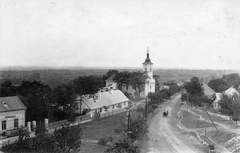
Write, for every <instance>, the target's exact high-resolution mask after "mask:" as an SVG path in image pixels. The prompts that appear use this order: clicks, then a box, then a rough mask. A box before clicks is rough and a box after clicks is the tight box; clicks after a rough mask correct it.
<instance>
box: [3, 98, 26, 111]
mask: <svg viewBox="0 0 240 153" xmlns="http://www.w3.org/2000/svg"><path fill="white" fill-rule="evenodd" d="M24 109H27V107H26V106H25V105H24V104H23V103H22V101H21V100H20V99H19V98H18V96H12V97H0V112H6V111H15V110H24Z"/></svg>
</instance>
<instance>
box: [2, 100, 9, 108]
mask: <svg viewBox="0 0 240 153" xmlns="http://www.w3.org/2000/svg"><path fill="white" fill-rule="evenodd" d="M2 104H3V106H4V107H5V108H6V110H10V108H9V107H8V105H7V103H6V102H2Z"/></svg>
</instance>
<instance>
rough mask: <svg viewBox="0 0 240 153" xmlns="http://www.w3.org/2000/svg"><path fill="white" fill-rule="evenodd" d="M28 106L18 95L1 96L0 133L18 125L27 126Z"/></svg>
mask: <svg viewBox="0 0 240 153" xmlns="http://www.w3.org/2000/svg"><path fill="white" fill-rule="evenodd" d="M26 109H27V107H26V106H25V105H24V104H23V103H22V101H21V100H20V99H19V98H18V96H12V97H0V122H1V126H0V133H3V132H5V131H7V130H11V129H14V128H18V127H21V126H23V127H25V112H26Z"/></svg>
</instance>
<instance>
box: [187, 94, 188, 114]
mask: <svg viewBox="0 0 240 153" xmlns="http://www.w3.org/2000/svg"><path fill="white" fill-rule="evenodd" d="M187 112H188V92H187Z"/></svg>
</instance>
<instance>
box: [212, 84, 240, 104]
mask: <svg viewBox="0 0 240 153" xmlns="http://www.w3.org/2000/svg"><path fill="white" fill-rule="evenodd" d="M223 94H225V95H227V96H228V97H230V98H234V95H239V92H238V91H237V90H236V89H235V88H233V87H230V88H228V89H227V90H225V91H224V92H222V93H216V94H215V96H214V101H213V108H214V109H220V101H221V99H222V95H223Z"/></svg>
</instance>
